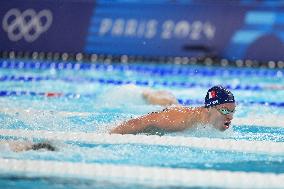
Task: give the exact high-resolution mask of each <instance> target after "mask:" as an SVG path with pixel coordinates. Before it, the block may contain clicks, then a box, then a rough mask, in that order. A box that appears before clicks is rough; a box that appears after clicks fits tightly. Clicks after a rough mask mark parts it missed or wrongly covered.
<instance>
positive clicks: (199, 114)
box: [110, 86, 236, 134]
mask: <svg viewBox="0 0 284 189" xmlns="http://www.w3.org/2000/svg"><path fill="white" fill-rule="evenodd" d="M146 96H147V94H146ZM151 96H154V94H151ZM156 98H158V97H156ZM153 99H154V98H153ZM235 108H236V104H235V99H234V96H233V94H232V93H231V92H230V91H229V90H228V89H226V88H224V87H222V86H214V87H212V88H211V89H209V90H208V92H207V94H206V97H205V106H202V107H184V106H172V107H168V108H165V109H164V110H162V111H159V112H152V113H149V114H147V115H144V116H142V117H139V118H135V119H131V120H128V121H126V122H124V123H122V124H121V125H119V126H117V127H115V128H113V129H112V130H111V131H110V133H111V134H114V133H116V134H138V133H147V132H148V131H151V130H152V128H154V130H155V128H156V129H158V130H162V131H165V132H176V131H183V130H186V129H189V128H193V127H195V126H197V125H200V124H201V125H210V126H212V127H213V128H216V129H218V130H220V131H225V130H227V129H228V128H229V127H230V124H231V121H232V119H233V114H234V112H235Z"/></svg>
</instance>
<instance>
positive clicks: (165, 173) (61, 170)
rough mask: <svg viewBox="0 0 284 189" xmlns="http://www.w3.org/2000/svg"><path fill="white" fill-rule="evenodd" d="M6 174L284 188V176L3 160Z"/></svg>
mask: <svg viewBox="0 0 284 189" xmlns="http://www.w3.org/2000/svg"><path fill="white" fill-rule="evenodd" d="M0 169H1V172H2V173H16V174H19V173H20V174H29V175H34V176H37V177H38V176H43V177H48V176H53V177H54V176H57V177H60V178H62V177H63V178H66V177H71V178H83V179H91V180H103V181H106V180H108V181H113V182H114V183H115V182H118V183H130V184H131V183H135V184H142V185H148V186H149V185H150V186H151V187H153V186H156V187H159V186H175V187H221V188H283V186H284V174H274V173H258V172H231V171H216V170H198V169H182V168H162V167H143V166H127V165H113V164H97V163H83V162H80V163H73V162H57V161H46V160H16V159H0Z"/></svg>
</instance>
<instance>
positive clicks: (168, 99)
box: [142, 89, 178, 106]
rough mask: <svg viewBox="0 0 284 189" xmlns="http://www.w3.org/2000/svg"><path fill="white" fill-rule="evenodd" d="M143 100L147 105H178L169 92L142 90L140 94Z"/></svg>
mask: <svg viewBox="0 0 284 189" xmlns="http://www.w3.org/2000/svg"><path fill="white" fill-rule="evenodd" d="M142 96H143V98H144V99H145V100H146V101H147V102H148V103H149V104H154V105H160V106H169V105H173V104H178V101H177V99H176V97H175V96H174V95H173V94H172V93H171V92H169V91H163V90H158V91H155V90H151V89H147V90H144V91H143V93H142Z"/></svg>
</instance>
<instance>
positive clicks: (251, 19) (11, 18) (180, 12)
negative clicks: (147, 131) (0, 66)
mask: <svg viewBox="0 0 284 189" xmlns="http://www.w3.org/2000/svg"><path fill="white" fill-rule="evenodd" d="M0 19H1V24H2V26H1V29H0V42H1V45H0V50H1V51H3V50H9V51H10V50H15V51H38V52H69V53H76V52H85V53H102V54H113V55H122V54H128V55H141V56H196V57H200V56H217V57H219V58H228V59H231V60H235V59H256V60H261V61H267V60H284V53H283V52H284V2H283V1H262V2H259V1H249V0H246V1H244V0H243V1H226V0H219V1H218V0H215V1H212V0H210V1H209V0H198V1H197V0H191V1H185V0H180V1H178V0H177V1H169V0H168V1H166V0H156V1H150V0H144V1H142V0H136V1H129V0H116V1H110V0H109V1H107V0H103V1H102V0H101V1H96V2H95V1H90V0H61V1H54V0H41V1H36V0H10V1H0Z"/></svg>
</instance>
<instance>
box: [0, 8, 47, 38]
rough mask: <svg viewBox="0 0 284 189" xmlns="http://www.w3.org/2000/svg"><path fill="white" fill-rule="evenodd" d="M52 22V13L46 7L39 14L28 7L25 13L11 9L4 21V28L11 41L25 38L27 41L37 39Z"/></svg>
mask: <svg viewBox="0 0 284 189" xmlns="http://www.w3.org/2000/svg"><path fill="white" fill-rule="evenodd" d="M51 24H52V13H51V11H50V10H46V9H44V10H42V11H40V12H39V13H38V14H37V13H36V12H35V11H34V10H33V9H27V10H25V11H24V12H23V13H21V11H20V10H19V9H11V10H9V11H8V12H7V13H6V14H5V16H4V18H3V21H2V26H3V29H4V31H6V32H7V33H8V38H9V39H10V40H11V41H19V40H21V39H22V38H24V39H25V40H26V41H27V42H33V41H35V40H36V39H37V38H38V37H39V36H40V35H41V34H42V33H43V32H46V31H47V30H48V28H49V27H50V25H51Z"/></svg>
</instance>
